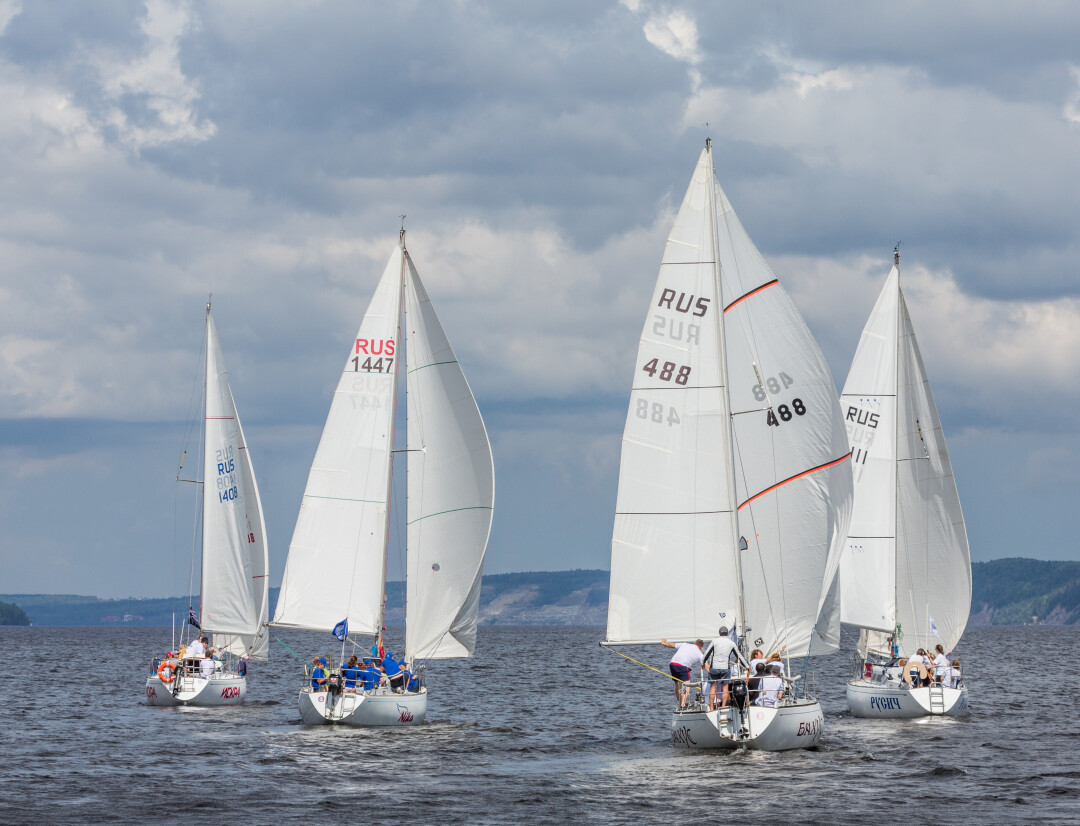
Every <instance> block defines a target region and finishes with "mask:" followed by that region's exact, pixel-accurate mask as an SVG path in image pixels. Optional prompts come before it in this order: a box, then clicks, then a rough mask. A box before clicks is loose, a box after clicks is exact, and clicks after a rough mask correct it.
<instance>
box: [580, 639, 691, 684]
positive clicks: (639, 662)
mask: <svg viewBox="0 0 1080 826" xmlns="http://www.w3.org/2000/svg"><path fill="white" fill-rule="evenodd" d="M605 647H606V646H601V648H605ZM608 650H609V651H611V652H612V653H613V654H618V655H619V656H620V657H622V658H623V659H624V660H630V662H632V663H637V664H638V665H640V666H643V667H644V668H647V669H649V671H655V672H656V673H657V674H659V675H661V676H662V677H667V678H668V679H669V680H671V681H673V682H676V683H681V684H682V685H701V683H700V682H696V683H695V682H692V681H691V680H680V679H679V678H678V677H676V676H675V675H674V674H665V673H664V672H663V671H661V670H660V669H659V668H653V667H652V666H651V665H648V664H647V663H643V662H642V661H641V660H635V659H634V658H633V657H631V656H628V655H627V654H624V653H623V652H622V651H616V650H615V649H614V648H608Z"/></svg>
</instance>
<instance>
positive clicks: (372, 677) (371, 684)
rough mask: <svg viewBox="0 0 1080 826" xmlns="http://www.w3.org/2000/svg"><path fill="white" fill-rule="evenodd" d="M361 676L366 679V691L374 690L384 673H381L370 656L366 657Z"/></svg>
mask: <svg viewBox="0 0 1080 826" xmlns="http://www.w3.org/2000/svg"><path fill="white" fill-rule="evenodd" d="M360 676H361V677H362V678H363V680H364V691H372V690H373V689H374V688H375V687H376V686H377V685H378V684H379V679H380V678H381V677H382V674H380V673H379V669H377V668H376V667H375V664H374V663H373V662H372V661H371V658H370V657H364V668H363V670H362V671H361V672H360Z"/></svg>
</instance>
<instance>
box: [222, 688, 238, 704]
mask: <svg viewBox="0 0 1080 826" xmlns="http://www.w3.org/2000/svg"><path fill="white" fill-rule="evenodd" d="M221 696H222V697H224V698H225V699H226V700H234V699H236V698H237V697H239V696H240V686H238V685H227V686H225V688H223V689H221Z"/></svg>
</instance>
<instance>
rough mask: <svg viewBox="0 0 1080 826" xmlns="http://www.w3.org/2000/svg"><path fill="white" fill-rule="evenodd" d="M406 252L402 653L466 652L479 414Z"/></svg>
mask: <svg viewBox="0 0 1080 826" xmlns="http://www.w3.org/2000/svg"><path fill="white" fill-rule="evenodd" d="M404 254H405V265H406V271H405V319H406V354H407V360H408V364H407V369H408V385H407V386H408V415H407V419H408V468H409V473H408V506H407V514H408V515H407V522H408V526H407V530H406V534H407V550H406V556H407V561H406V566H407V568H406V570H407V575H406V616H407V621H406V629H405V652H406V657H407V658H408V659H410V660H412V659H417V658H419V659H446V658H451V657H470V656H472V654H473V651H474V649H475V647H476V623H477V613H478V609H479V601H480V577H481V572H482V568H483V563H484V553H485V551H486V549H487V542H488V536H489V534H490V532H491V518H492V513H493V508H494V504H495V502H494V499H495V488H494V465H493V461H492V455H491V444H490V442H489V441H488V436H487V431H486V430H485V428H484V421H483V419H482V418H481V416H480V410H479V408H478V407H477V405H476V400H475V398H474V397H473V394H472V391H471V390H470V389H469V383H468V381H466V379H465V374H464V373H463V372H462V370H461V365H460V364H459V363H458V360H457V357H456V356H455V355H454V351H453V349H452V348H451V346H450V342H449V341H448V340H447V338H446V334H445V333H444V332H443V328H442V325H441V324H440V323H439V319H438V316H437V315H436V314H435V309H434V308H433V307H432V305H431V301H430V299H429V298H428V295H427V291H426V290H425V289H424V285H423V283H422V282H421V280H420V276H419V274H418V273H417V271H416V268H415V266H414V265H413V261H412V258H411V257H410V256H409V255H408V253H407V252H406V253H404Z"/></svg>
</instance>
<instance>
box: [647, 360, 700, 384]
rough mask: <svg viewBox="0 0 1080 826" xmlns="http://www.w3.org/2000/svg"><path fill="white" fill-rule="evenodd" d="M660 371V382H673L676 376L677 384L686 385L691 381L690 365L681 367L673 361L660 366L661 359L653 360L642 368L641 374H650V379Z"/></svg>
mask: <svg viewBox="0 0 1080 826" xmlns="http://www.w3.org/2000/svg"><path fill="white" fill-rule="evenodd" d="M676 369H677V370H678V372H677V373H676V372H675V371H676ZM658 370H659V371H660V377H659V378H660V381H671V379H672V377H673V376H674V378H675V383H676V384H681V385H685V384H686V382H687V381H689V380H690V365H689V364H684V365H682V366H679V365H677V364H675V362H673V361H665V362H664V363H663V364H660V359H658V358H657V359H652V360H651V361H649V363H648V364H646V365H645V366H644V367H642V368H641V372H643V373H648V374H649V378H652V377H653V376H655V375H656V372H657V371H658Z"/></svg>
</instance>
